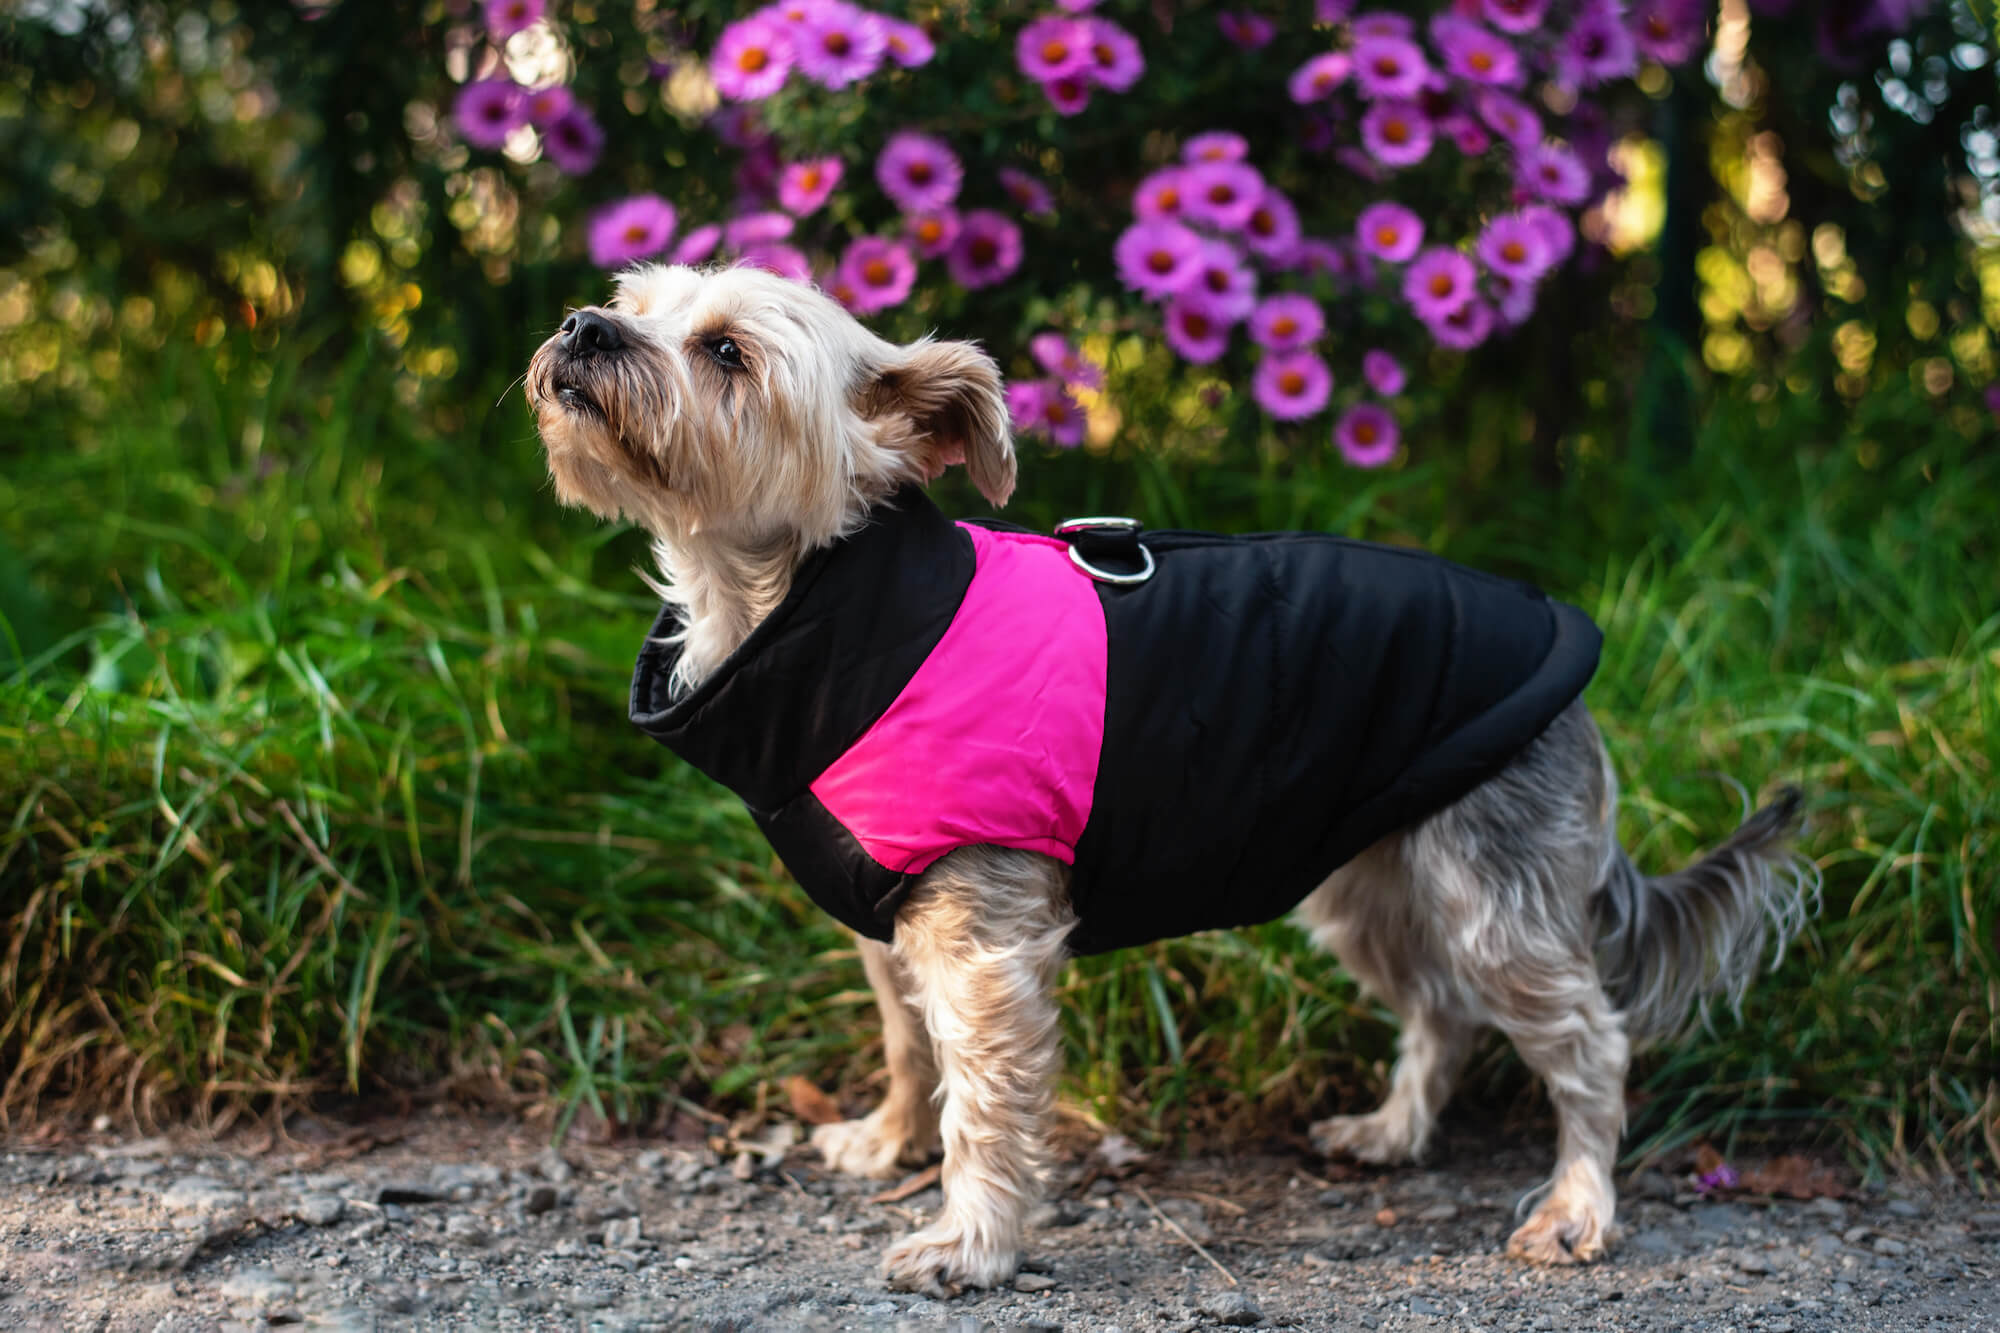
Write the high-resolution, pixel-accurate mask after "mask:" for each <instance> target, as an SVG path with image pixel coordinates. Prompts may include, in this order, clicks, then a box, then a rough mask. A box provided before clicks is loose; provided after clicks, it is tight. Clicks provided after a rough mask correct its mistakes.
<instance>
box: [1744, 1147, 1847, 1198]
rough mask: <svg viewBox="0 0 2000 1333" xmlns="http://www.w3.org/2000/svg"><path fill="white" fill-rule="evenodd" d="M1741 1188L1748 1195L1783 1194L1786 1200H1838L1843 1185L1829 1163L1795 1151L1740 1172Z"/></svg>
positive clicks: (1843, 1192)
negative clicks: (1823, 1162) (1822, 1198)
mask: <svg viewBox="0 0 2000 1333" xmlns="http://www.w3.org/2000/svg"><path fill="white" fill-rule="evenodd" d="M1743 1188H1744V1189H1745V1190H1747V1191H1749V1192H1750V1193H1752V1194H1773V1195H1783V1196H1784V1197H1785V1198H1788V1199H1816V1198H1820V1197H1822V1196H1823V1197H1825V1198H1829V1199H1838V1198H1840V1197H1842V1195H1844V1194H1845V1193H1846V1186H1844V1185H1842V1184H1841V1183H1840V1179H1839V1177H1838V1176H1836V1175H1835V1174H1834V1170H1833V1168H1832V1167H1830V1166H1822V1165H1820V1164H1819V1163H1818V1162H1815V1161H1812V1160H1811V1159H1810V1158H1806V1157H1801V1156H1799V1155H1798V1154H1796V1153H1791V1154H1787V1155H1786V1156H1784V1157H1779V1158H1776V1159H1774V1160H1772V1161H1769V1162H1765V1163H1763V1164H1762V1165H1760V1166H1753V1167H1751V1168H1750V1169H1749V1170H1747V1171H1745V1172H1744V1173H1743Z"/></svg>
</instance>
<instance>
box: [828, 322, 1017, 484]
mask: <svg viewBox="0 0 2000 1333" xmlns="http://www.w3.org/2000/svg"><path fill="white" fill-rule="evenodd" d="M864 411H866V412H867V414H868V415H869V416H871V417H874V418H876V419H877V420H878V421H879V422H881V423H882V425H883V428H884V429H883V440H884V443H887V444H890V445H891V446H892V447H901V448H904V449H906V450H908V451H909V452H910V454H911V455H912V458H913V461H914V462H915V463H916V465H917V468H918V470H919V471H921V472H922V474H923V476H924V479H925V480H926V481H932V480H935V479H936V478H937V477H938V476H939V475H940V474H942V473H943V472H944V470H945V468H946V467H948V466H950V465H951V464H953V463H963V464H965V470H966V471H967V472H969V473H970V474H971V475H972V484H973V485H975V486H977V487H978V488H979V493H980V494H981V495H983V496H985V497H986V498H987V499H988V500H990V501H992V502H993V505H994V507H995V508H998V507H999V506H1001V505H1004V504H1006V503H1007V497H1008V496H1010V495H1012V494H1013V493H1014V436H1013V432H1012V430H1011V429H1010V427H1009V424H1008V417H1007V397H1006V394H1005V393H1003V392H1002V390H1001V387H1000V367H998V366H996V365H994V364H993V358H992V357H990V356H988V355H986V353H984V352H982V351H980V350H979V348H977V347H975V346H974V345H973V344H971V343H964V342H932V341H930V340H928V339H926V340H924V341H922V342H915V343H911V344H910V345H909V346H908V347H905V348H903V349H902V355H901V356H900V357H899V358H898V359H897V360H896V361H893V362H891V363H890V364H889V365H887V366H885V367H884V368H883V370H882V372H881V374H880V375H879V376H878V377H877V379H876V380H875V382H874V384H873V385H871V386H870V388H869V391H868V393H867V394H866V395H865V402H864ZM897 418H900V419H901V420H897ZM904 423H907V425H905V424H904ZM898 435H902V436H904V438H903V439H901V440H897V439H896V438H895V437H896V436H898Z"/></svg>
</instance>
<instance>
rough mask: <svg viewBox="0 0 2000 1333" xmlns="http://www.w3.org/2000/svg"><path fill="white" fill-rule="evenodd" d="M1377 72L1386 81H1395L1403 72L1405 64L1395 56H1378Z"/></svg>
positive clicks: (1376, 62) (1376, 59)
mask: <svg viewBox="0 0 2000 1333" xmlns="http://www.w3.org/2000/svg"><path fill="white" fill-rule="evenodd" d="M1375 72H1376V73H1377V74H1380V75H1381V76H1382V77H1383V78H1385V79H1393V78H1395V77H1396V76H1397V75H1398V74H1401V73H1402V72H1403V63H1402V62H1401V61H1400V60H1397V59H1396V57H1394V56H1376V57H1375Z"/></svg>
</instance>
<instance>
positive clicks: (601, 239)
mask: <svg viewBox="0 0 2000 1333" xmlns="http://www.w3.org/2000/svg"><path fill="white" fill-rule="evenodd" d="M673 234H674V206H673V205H672V204H670V203H668V202H667V201H666V200H664V199H662V198H660V196H658V195H657V194H640V195H634V196H633V197H632V198H630V199H620V200H619V201H618V202H617V203H615V204H612V205H611V206H610V207H608V208H606V209H604V210H603V211H601V212H599V213H598V214H597V216H596V217H594V218H592V219H591V220H590V234H589V238H588V239H589V243H590V262H591V263H593V264H595V265H597V266H598V267H599V268H617V267H618V266H619V265H620V264H629V263H631V262H632V261H633V260H635V259H644V258H646V257H647V256H648V255H656V254H658V253H659V252H660V251H662V250H664V249H666V248H667V242H668V241H669V240H671V239H672V238H673Z"/></svg>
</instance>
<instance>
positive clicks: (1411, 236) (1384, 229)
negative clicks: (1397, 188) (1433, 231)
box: [1354, 200, 1424, 264]
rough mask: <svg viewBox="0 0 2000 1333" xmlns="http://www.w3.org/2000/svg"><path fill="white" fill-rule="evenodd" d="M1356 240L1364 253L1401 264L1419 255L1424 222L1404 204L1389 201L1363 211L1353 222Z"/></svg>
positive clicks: (1370, 206) (1422, 241)
mask: <svg viewBox="0 0 2000 1333" xmlns="http://www.w3.org/2000/svg"><path fill="white" fill-rule="evenodd" d="M1354 239H1355V243H1356V244H1358V245H1359V246H1360V247H1361V249H1362V251H1363V252H1364V253H1366V254H1371V255H1373V256H1375V257H1376V258H1377V259H1386V260H1388V261H1389V262H1390V263H1392V264H1400V263H1403V262H1404V261H1405V260H1408V259H1412V258H1414V257H1415V256H1416V253H1417V251H1418V250H1419V249H1421V248H1422V246H1423V243H1424V223H1423V219H1422V218H1419V217H1418V216H1417V215H1416V214H1415V213H1412V212H1411V211H1410V210H1409V209H1407V208H1404V207H1403V206H1402V205H1401V204H1395V203H1389V202H1387V201H1386V200H1385V201H1384V202H1382V203H1379V204H1370V205H1369V206H1368V207H1367V208H1364V209H1362V210H1361V216H1360V217H1359V218H1357V219H1355V222H1354Z"/></svg>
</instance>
